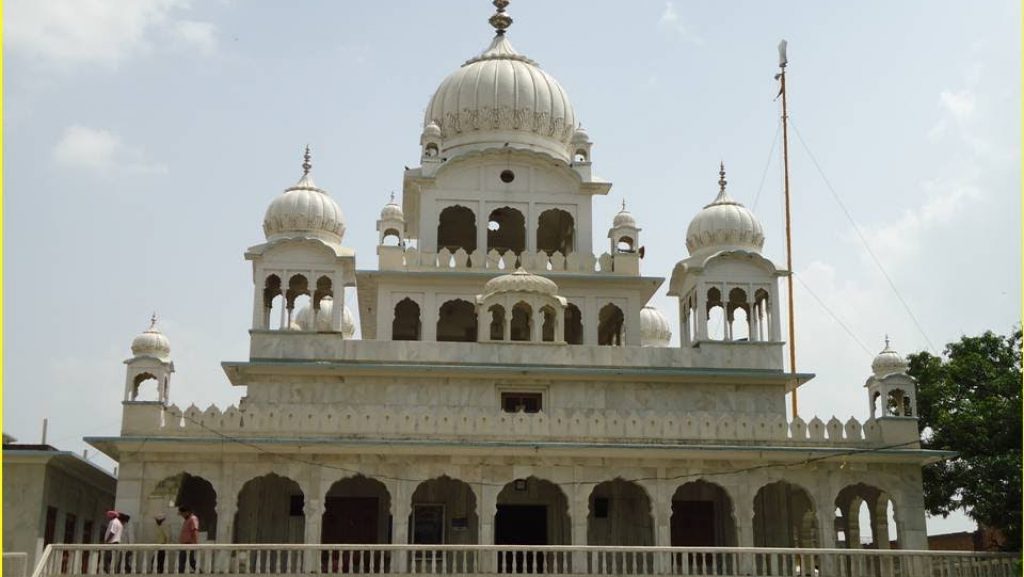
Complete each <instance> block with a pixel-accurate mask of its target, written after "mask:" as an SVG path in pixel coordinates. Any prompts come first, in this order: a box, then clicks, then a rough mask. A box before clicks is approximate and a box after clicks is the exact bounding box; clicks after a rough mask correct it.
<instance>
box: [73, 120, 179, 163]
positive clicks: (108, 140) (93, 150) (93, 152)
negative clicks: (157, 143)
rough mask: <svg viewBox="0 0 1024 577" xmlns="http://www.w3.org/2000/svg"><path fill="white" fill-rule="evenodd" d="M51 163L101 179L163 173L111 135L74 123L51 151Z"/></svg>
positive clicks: (105, 131) (135, 150)
mask: <svg viewBox="0 0 1024 577" xmlns="http://www.w3.org/2000/svg"><path fill="white" fill-rule="evenodd" d="M53 160H54V161H55V162H56V163H57V164H58V165H60V166H64V167H66V168H72V169H76V170H85V171H88V172H93V173H96V174H100V175H104V176H107V175H111V174H115V173H134V174H140V173H143V174H154V173H157V174H162V173H166V172H167V167H166V166H164V165H162V164H159V163H154V162H150V161H147V160H145V158H144V157H143V155H142V153H141V152H140V151H139V150H137V149H135V148H132V147H129V146H126V145H125V144H124V143H123V142H121V137H119V136H118V135H116V134H114V133H113V132H110V131H109V130H102V129H96V128H89V127H87V126H81V125H78V124H76V125H72V126H69V127H68V128H67V129H66V130H65V131H64V134H63V135H62V136H61V139H60V141H58V142H57V145H56V146H55V147H54V149H53Z"/></svg>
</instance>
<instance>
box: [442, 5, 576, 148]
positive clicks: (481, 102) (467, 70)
mask: <svg viewBox="0 0 1024 577" xmlns="http://www.w3.org/2000/svg"><path fill="white" fill-rule="evenodd" d="M494 5H495V6H496V7H497V9H498V10H497V13H495V14H494V15H493V16H491V18H490V20H489V21H490V23H491V25H492V26H494V28H495V31H496V34H495V36H494V40H493V41H491V45H490V46H488V47H487V49H486V50H484V52H483V53H482V54H480V55H479V56H476V57H474V58H471V59H469V60H467V61H466V62H465V63H464V64H463V65H462V67H460V68H459V69H458V70H456V71H455V72H453V73H451V74H450V75H449V76H448V77H447V78H445V79H444V81H443V82H441V85H440V86H439V87H438V89H437V91H436V92H435V93H434V96H433V97H432V98H431V99H430V104H428V105H427V110H426V114H425V115H424V119H423V125H424V127H425V130H424V138H423V140H424V142H427V141H429V138H430V137H429V136H428V135H427V131H428V130H430V125H431V124H432V123H433V124H436V125H437V127H438V128H439V129H440V131H441V148H442V150H441V156H444V157H446V158H448V159H449V160H450V159H451V158H452V157H453V156H457V155H459V154H463V153H466V152H470V151H474V150H484V149H487V148H503V147H510V148H517V149H525V150H534V151H538V152H544V153H547V154H549V155H550V156H552V157H554V158H556V159H558V160H562V161H565V162H569V161H570V154H569V153H570V151H571V149H572V145H571V142H570V141H571V139H572V136H573V133H574V131H575V130H576V115H575V113H574V112H573V108H572V104H570V102H569V96H568V95H567V94H566V92H565V90H564V89H563V88H562V86H561V85H560V84H559V83H558V81H557V80H555V79H554V78H553V77H552V76H551V75H549V74H548V73H546V72H544V71H543V70H541V68H540V66H538V65H537V63H536V62H534V61H533V60H531V59H529V58H527V57H526V56H523V55H521V54H519V53H518V52H516V50H515V49H514V48H512V44H511V43H510V42H509V40H508V37H507V36H506V34H505V31H506V30H507V29H508V27H509V26H510V25H511V24H512V18H511V16H509V15H508V14H507V13H506V11H505V7H506V6H508V0H494ZM425 153H426V151H425Z"/></svg>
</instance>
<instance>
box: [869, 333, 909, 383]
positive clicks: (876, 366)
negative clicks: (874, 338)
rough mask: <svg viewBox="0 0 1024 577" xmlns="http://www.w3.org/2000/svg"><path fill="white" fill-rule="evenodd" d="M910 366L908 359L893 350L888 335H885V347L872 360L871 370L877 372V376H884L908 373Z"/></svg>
mask: <svg viewBox="0 0 1024 577" xmlns="http://www.w3.org/2000/svg"><path fill="white" fill-rule="evenodd" d="M908 366H909V364H908V363H907V360H906V359H905V358H903V357H902V356H900V354H899V353H897V352H896V351H894V350H892V348H891V346H890V345H889V337H888V336H887V337H885V348H884V349H882V352H880V353H878V355H877V356H876V357H875V359H874V360H873V361H871V372H872V373H874V374H875V377H878V378H882V377H884V376H886V375H891V374H894V373H906V372H907V367H908Z"/></svg>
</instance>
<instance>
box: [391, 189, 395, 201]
mask: <svg viewBox="0 0 1024 577" xmlns="http://www.w3.org/2000/svg"><path fill="white" fill-rule="evenodd" d="M391 204H395V191H393V190H392V191H391Z"/></svg>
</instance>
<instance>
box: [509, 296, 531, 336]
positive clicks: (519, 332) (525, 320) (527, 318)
mask: <svg viewBox="0 0 1024 577" xmlns="http://www.w3.org/2000/svg"><path fill="white" fill-rule="evenodd" d="M532 325H533V308H531V307H530V305H528V304H526V303H525V302H522V301H520V302H517V303H516V304H515V305H513V306H512V320H511V337H512V339H511V340H513V341H528V340H530V330H531V326H532Z"/></svg>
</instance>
